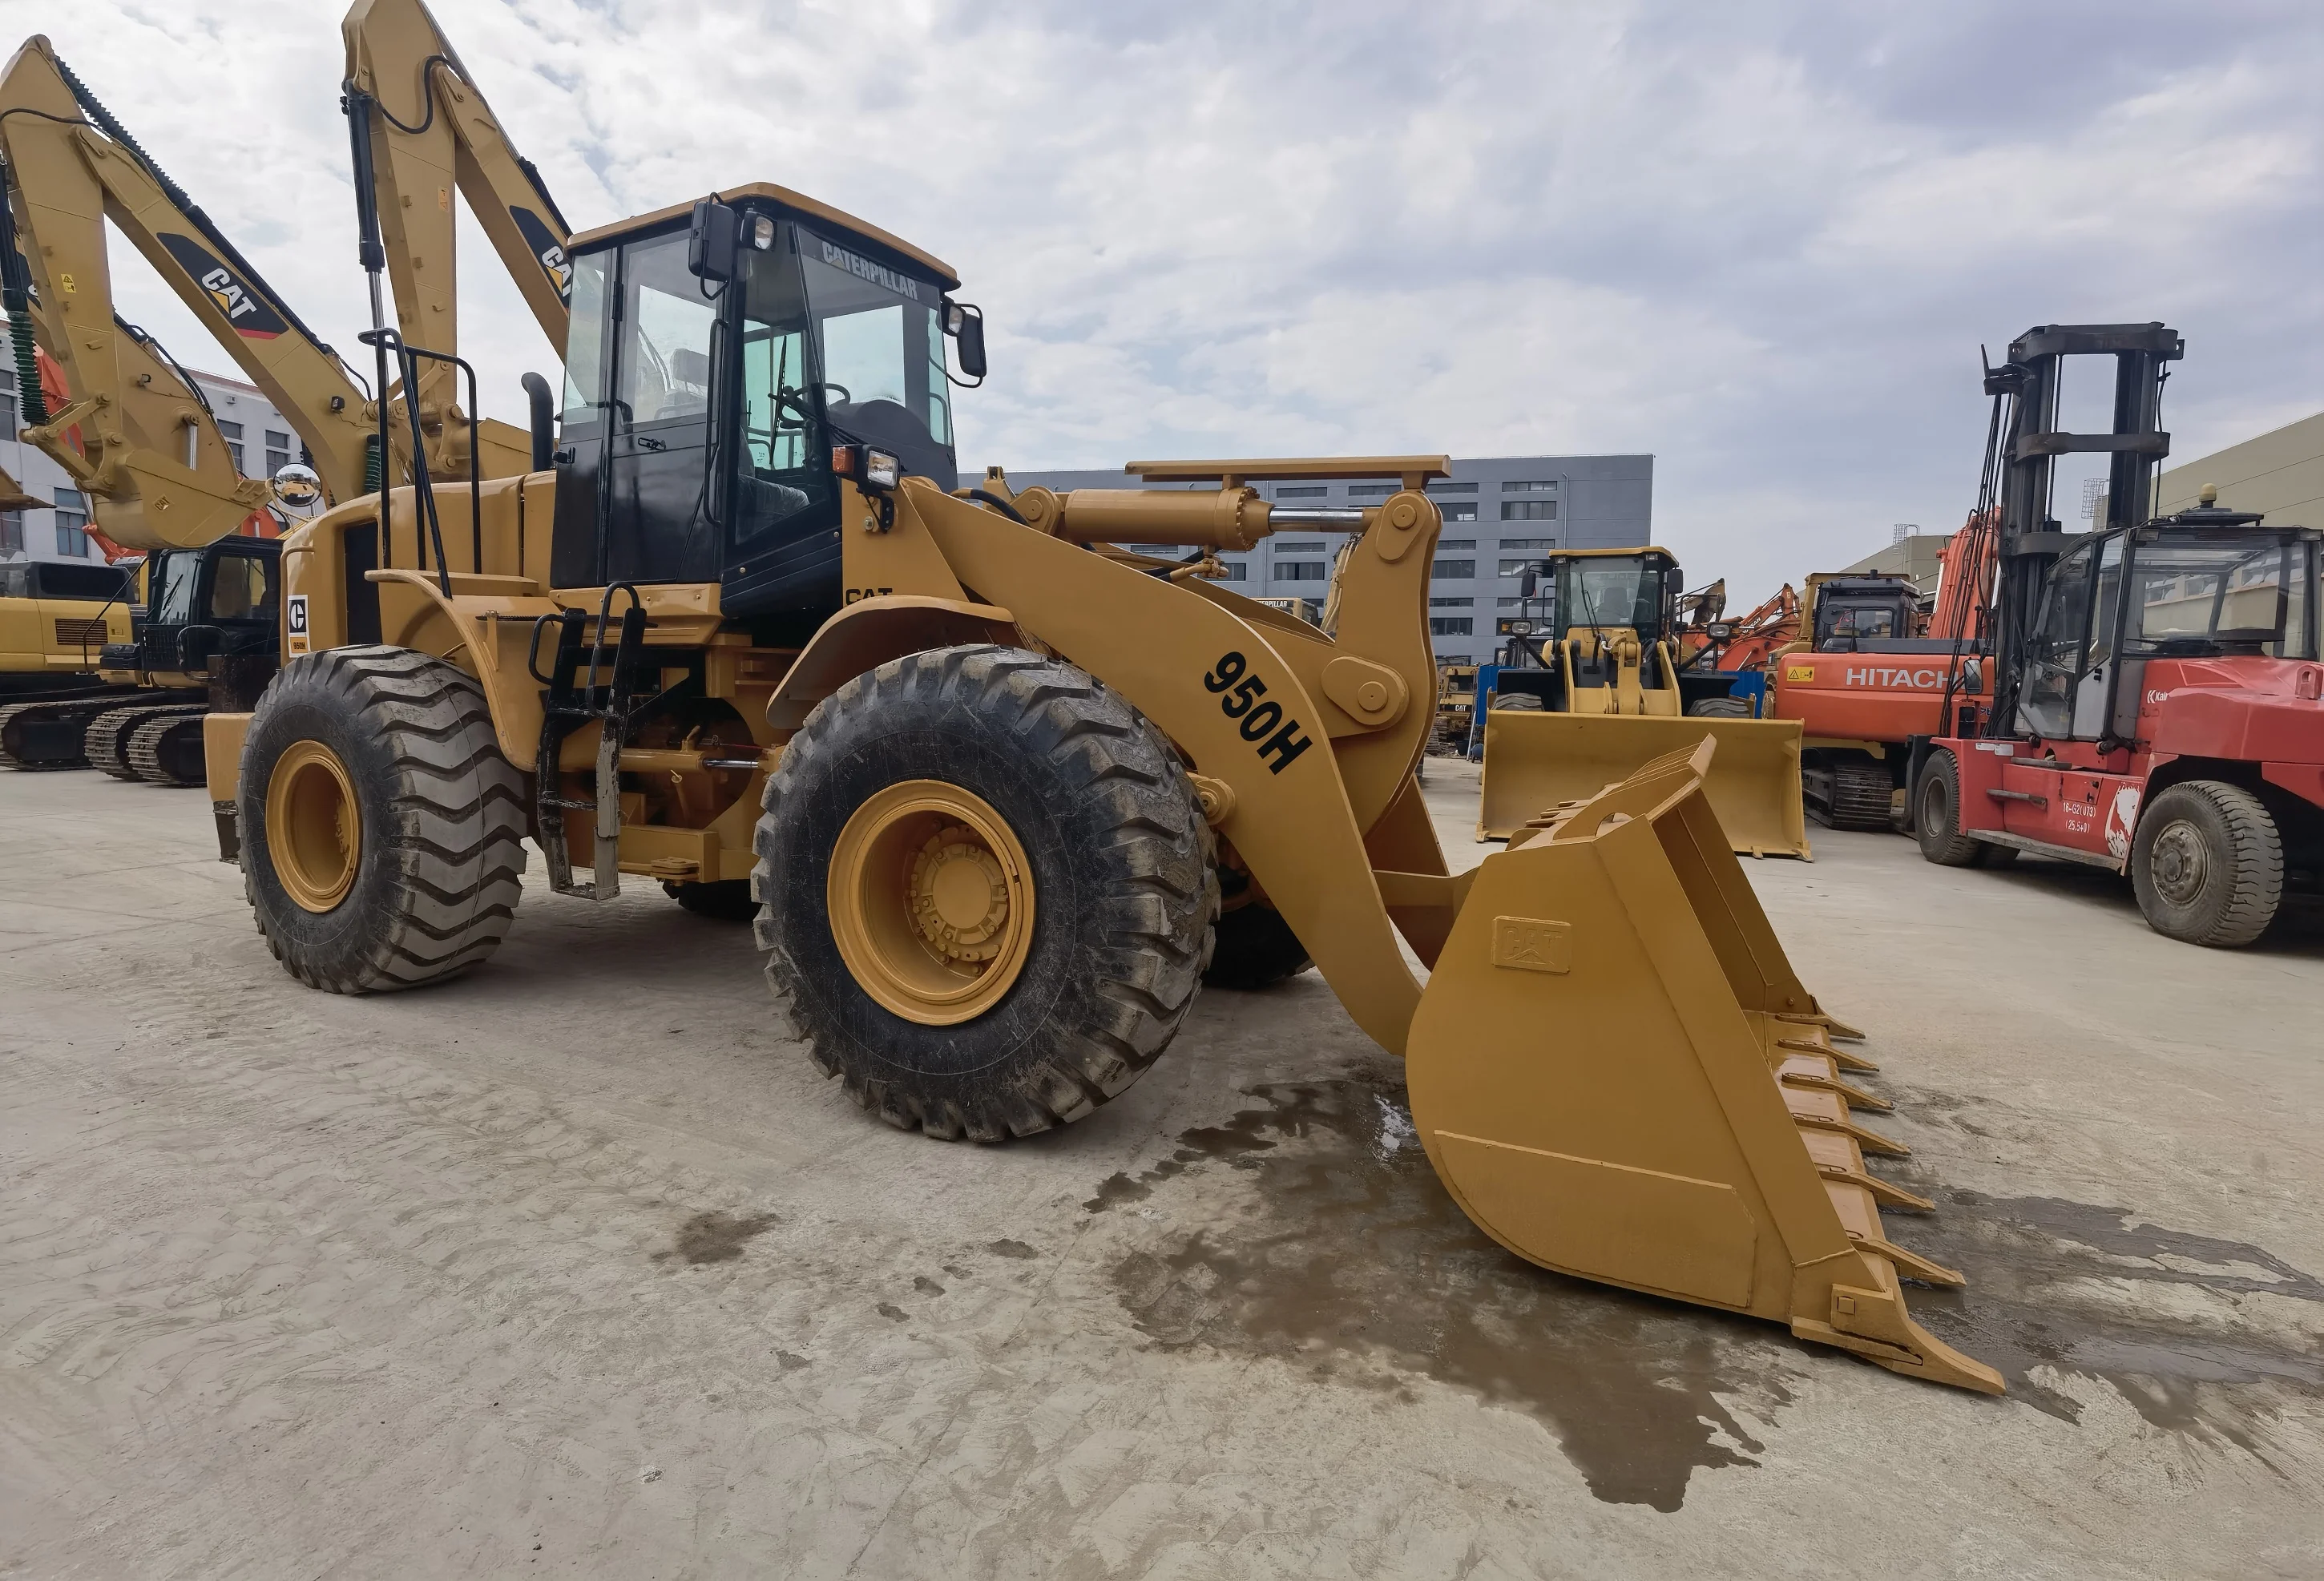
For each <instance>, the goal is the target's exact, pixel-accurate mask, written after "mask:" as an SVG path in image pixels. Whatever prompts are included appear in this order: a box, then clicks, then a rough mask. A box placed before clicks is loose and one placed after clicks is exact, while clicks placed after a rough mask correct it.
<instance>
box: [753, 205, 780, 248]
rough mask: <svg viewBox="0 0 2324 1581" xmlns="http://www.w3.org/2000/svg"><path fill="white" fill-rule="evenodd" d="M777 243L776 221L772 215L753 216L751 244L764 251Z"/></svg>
mask: <svg viewBox="0 0 2324 1581" xmlns="http://www.w3.org/2000/svg"><path fill="white" fill-rule="evenodd" d="M774 244H775V222H774V220H773V218H772V217H771V216H767V215H763V214H754V215H752V216H751V245H752V246H753V247H755V248H757V249H758V250H759V251H760V252H761V253H764V252H766V251H767V250H768V249H769V248H770V247H772V246H773V245H774Z"/></svg>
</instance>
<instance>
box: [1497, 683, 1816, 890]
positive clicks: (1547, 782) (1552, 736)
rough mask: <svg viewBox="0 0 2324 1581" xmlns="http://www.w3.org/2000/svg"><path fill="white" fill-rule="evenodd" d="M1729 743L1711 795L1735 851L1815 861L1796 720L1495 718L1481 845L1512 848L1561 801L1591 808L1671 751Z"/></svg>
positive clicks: (1708, 789) (1519, 714)
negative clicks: (1593, 800)
mask: <svg viewBox="0 0 2324 1581" xmlns="http://www.w3.org/2000/svg"><path fill="white" fill-rule="evenodd" d="M1704 740H1713V741H1717V742H1718V743H1719V753H1718V758H1717V759H1716V761H1715V763H1714V764H1713V766H1712V768H1711V772H1710V776H1709V777H1708V778H1707V779H1706V780H1705V781H1704V786H1703V788H1704V791H1705V793H1706V794H1707V795H1709V796H1710V797H1711V811H1712V812H1714V813H1717V814H1718V815H1719V823H1720V827H1721V828H1723V829H1725V830H1726V831H1727V838H1728V840H1729V842H1730V843H1731V844H1732V846H1733V847H1734V849H1735V850H1738V851H1742V852H1745V853H1747V854H1748V855H1751V856H1787V857H1805V856H1807V855H1808V854H1809V853H1808V826H1807V810H1806V807H1805V805H1804V804H1803V802H1802V801H1801V799H1800V724H1799V722H1798V721H1797V720H1789V719H1660V718H1651V717H1646V716H1642V715H1635V714H1622V713H1596V714H1591V713H1535V712H1527V711H1520V710H1515V709H1495V710H1493V711H1492V712H1489V713H1488V714H1487V715H1486V716H1485V786H1484V798H1483V801H1482V804H1480V807H1479V810H1478V813H1477V835H1478V838H1479V839H1480V840H1484V839H1490V840H1505V839H1507V838H1508V836H1510V835H1512V834H1514V833H1516V832H1517V831H1518V830H1520V829H1523V828H1524V827H1525V826H1526V824H1528V823H1534V822H1535V821H1537V820H1539V819H1540V818H1541V817H1542V816H1543V815H1544V814H1545V813H1546V812H1547V811H1548V810H1549V809H1550V808H1552V807H1554V806H1556V805H1557V804H1559V803H1561V802H1579V801H1586V800H1587V799H1589V798H1590V797H1591V796H1594V795H1597V794H1598V793H1599V792H1600V791H1601V790H1603V789H1605V788H1606V786H1609V785H1611V784H1612V783H1613V782H1614V781H1616V780H1618V779H1625V778H1628V777H1629V776H1631V775H1633V774H1636V773H1637V771H1638V770H1639V769H1641V768H1645V767H1646V765H1647V764H1648V763H1651V762H1653V761H1654V760H1655V758H1659V757H1662V756H1663V755H1664V754H1665V753H1668V752H1674V751H1675V752H1684V751H1691V750H1692V749H1693V748H1694V746H1695V745H1696V743H1698V742H1701V741H1704Z"/></svg>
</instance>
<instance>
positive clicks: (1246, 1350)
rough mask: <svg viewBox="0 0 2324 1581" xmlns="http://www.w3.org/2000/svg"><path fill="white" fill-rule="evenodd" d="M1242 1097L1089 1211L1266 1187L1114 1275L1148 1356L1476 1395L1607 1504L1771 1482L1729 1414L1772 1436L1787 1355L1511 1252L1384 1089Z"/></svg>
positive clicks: (1669, 1500)
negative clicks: (1511, 1415)
mask: <svg viewBox="0 0 2324 1581" xmlns="http://www.w3.org/2000/svg"><path fill="white" fill-rule="evenodd" d="M1249 1096H1250V1098H1254V1099H1256V1100H1257V1102H1256V1104H1255V1106H1254V1107H1252V1108H1246V1109H1244V1110H1242V1111H1240V1113H1238V1114H1236V1115H1234V1116H1233V1117H1231V1118H1229V1119H1228V1120H1227V1121H1226V1122H1225V1123H1224V1124H1222V1125H1219V1126H1204V1127H1198V1128H1196V1129H1194V1130H1190V1131H1187V1132H1185V1133H1184V1134H1183V1135H1180V1137H1179V1138H1178V1145H1177V1147H1176V1148H1175V1149H1174V1150H1173V1151H1172V1153H1171V1154H1170V1156H1169V1157H1167V1158H1166V1159H1164V1160H1163V1161H1161V1162H1160V1163H1158V1164H1157V1165H1156V1166H1155V1167H1154V1168H1152V1169H1150V1170H1148V1171H1145V1172H1142V1173H1141V1174H1140V1175H1139V1176H1138V1177H1137V1178H1136V1179H1135V1180H1132V1179H1130V1177H1127V1176H1123V1175H1117V1176H1115V1177H1113V1179H1112V1180H1110V1181H1106V1182H1105V1183H1104V1184H1102V1185H1101V1186H1100V1187H1099V1188H1098V1191H1097V1196H1096V1197H1095V1199H1093V1200H1092V1201H1091V1202H1089V1203H1088V1204H1086V1206H1087V1208H1088V1209H1089V1210H1090V1211H1092V1212H1103V1211H1106V1210H1108V1209H1111V1207H1112V1206H1114V1205H1115V1204H1116V1203H1120V1202H1128V1201H1135V1200H1140V1199H1143V1198H1145V1197H1147V1196H1148V1195H1150V1194H1151V1193H1152V1190H1153V1188H1154V1186H1155V1185H1156V1184H1157V1182H1159V1181H1166V1180H1168V1179H1170V1178H1172V1177H1174V1176H1176V1175H1178V1174H1182V1173H1184V1172H1186V1171H1188V1170H1190V1169H1194V1168H1198V1167H1201V1166H1202V1165H1204V1164H1209V1163H1223V1164H1226V1165H1228V1166H1230V1167H1234V1168H1238V1169H1243V1170H1248V1171H1250V1172H1252V1173H1253V1174H1254V1176H1255V1177H1256V1179H1255V1180H1254V1182H1253V1190H1251V1191H1250V1193H1249V1194H1248V1204H1249V1205H1248V1208H1247V1209H1246V1210H1244V1211H1243V1212H1241V1213H1240V1214H1239V1213H1238V1212H1237V1210H1235V1209H1231V1208H1223V1207H1220V1206H1217V1205H1213V1207H1212V1208H1211V1209H1209V1210H1206V1212H1205V1214H1204V1216H1203V1217H1204V1223H1203V1227H1202V1228H1200V1229H1197V1230H1194V1231H1193V1232H1191V1233H1185V1232H1182V1233H1180V1234H1177V1235H1176V1236H1171V1237H1169V1238H1167V1239H1166V1240H1165V1241H1163V1242H1162V1243H1160V1244H1158V1245H1153V1246H1151V1247H1150V1248H1148V1249H1145V1250H1140V1251H1137V1252H1133V1253H1131V1254H1130V1255H1128V1256H1126V1257H1124V1258H1123V1259H1122V1260H1121V1261H1120V1264H1117V1266H1116V1267H1115V1269H1114V1271H1113V1280H1114V1284H1115V1288H1116V1291H1117V1292H1118V1294H1119V1295H1120V1300H1121V1301H1122V1303H1123V1305H1124V1306H1125V1307H1126V1308H1127V1309H1128V1310H1129V1311H1130V1314H1131V1317H1132V1319H1133V1320H1134V1321H1135V1322H1136V1324H1137V1326H1138V1327H1139V1329H1140V1330H1141V1331H1142V1332H1144V1333H1145V1334H1147V1335H1148V1337H1151V1338H1152V1339H1153V1340H1154V1341H1155V1342H1156V1343H1157V1344H1158V1345H1160V1346H1163V1347H1169V1348H1178V1347H1210V1348H1213V1349H1215V1350H1219V1351H1222V1352H1227V1353H1230V1354H1235V1355H1254V1354H1256V1355H1263V1356H1274V1357H1277V1358H1279V1359H1281V1360H1284V1361H1286V1362H1290V1363H1292V1364H1294V1365H1299V1366H1301V1367H1303V1368H1305V1369H1307V1370H1310V1371H1312V1372H1314V1373H1315V1374H1318V1375H1320V1376H1325V1377H1330V1378H1332V1379H1333V1380H1334V1381H1337V1382H1340V1383H1346V1384H1351V1385H1354V1386H1358V1387H1365V1388H1371V1389H1376V1390H1379V1391H1380V1392H1381V1393H1384V1394H1387V1395H1389V1396H1391V1397H1397V1398H1404V1399H1409V1398H1411V1389H1410V1382H1411V1379H1412V1377H1413V1376H1414V1375H1415V1374H1421V1375H1425V1376H1427V1377H1429V1378H1433V1379H1435V1380H1437V1381H1439V1382H1442V1383H1451V1384H1454V1385H1457V1386H1459V1387H1462V1388H1466V1389H1470V1390H1473V1391H1475V1392H1476V1393H1478V1394H1480V1396H1482V1397H1483V1398H1484V1399H1485V1400H1487V1401H1489V1402H1492V1403H1494V1404H1497V1405H1502V1406H1508V1407H1511V1408H1514V1409H1517V1410H1521V1411H1526V1412H1528V1413H1530V1414H1531V1415H1533V1416H1534V1417H1535V1418H1536V1419H1537V1420H1540V1421H1542V1422H1543V1423H1544V1424H1545V1426H1546V1427H1547V1428H1548V1429H1549V1431H1550V1432H1551V1433H1552V1434H1553V1435H1554V1437H1555V1438H1556V1439H1557V1441H1558V1443H1559V1444H1560V1446H1561V1447H1562V1448H1563V1451H1564V1453H1565V1455H1566V1457H1568V1458H1569V1459H1570V1460H1571V1461H1572V1463H1573V1465H1574V1466H1575V1467H1576V1468H1577V1469H1578V1470H1579V1471H1580V1472H1581V1473H1582V1476H1583V1477H1584V1479H1585V1480H1586V1481H1587V1482H1588V1483H1589V1485H1590V1489H1591V1492H1592V1493H1593V1494H1596V1495H1597V1496H1598V1497H1599V1498H1600V1499H1603V1500H1606V1501H1608V1502H1609V1503H1637V1504H1646V1505H1650V1506H1651V1507H1653V1508H1655V1509H1656V1510H1661V1511H1665V1512H1668V1511H1674V1510H1676V1509H1677V1508H1679V1506H1680V1504H1681V1503H1683V1501H1684V1499H1685V1497H1686V1489H1687V1484H1688V1480H1689V1478H1690V1477H1692V1475H1693V1474H1694V1472H1695V1471H1696V1470H1697V1469H1698V1468H1714V1467H1722V1466H1756V1465H1757V1464H1758V1462H1757V1459H1756V1458H1755V1457H1757V1455H1758V1454H1759V1453H1760V1452H1761V1450H1762V1448H1764V1447H1763V1446H1762V1445H1761V1444H1760V1442H1759V1441H1758V1440H1757V1439H1756V1438H1755V1437H1754V1436H1753V1435H1752V1433H1751V1432H1750V1430H1748V1429H1747V1428H1746V1426H1745V1425H1744V1422H1743V1420H1741V1419H1740V1418H1739V1417H1738V1414H1737V1412H1738V1411H1746V1412H1748V1415H1750V1416H1752V1417H1754V1418H1757V1419H1758V1420H1763V1421H1764V1420H1768V1419H1769V1418H1771V1417H1772V1416H1773V1414H1774V1413H1775V1411H1776V1410H1777V1409H1778V1408H1779V1407H1781V1406H1783V1405H1785V1404H1787V1403H1789V1402H1790V1400H1791V1398H1792V1395H1791V1391H1790V1389H1789V1388H1788V1387H1787V1386H1786V1383H1785V1379H1786V1378H1787V1376H1789V1375H1790V1372H1791V1358H1790V1357H1789V1356H1786V1355H1785V1354H1784V1348H1783V1347H1784V1346H1786V1345H1788V1344H1790V1343H1791V1342H1790V1341H1789V1340H1788V1338H1787V1337H1776V1338H1773V1339H1772V1340H1771V1339H1770V1338H1769V1337H1768V1336H1767V1335H1766V1334H1764V1333H1763V1332H1762V1330H1763V1328H1764V1326H1763V1325H1760V1324H1757V1323H1754V1322H1751V1321H1749V1320H1748V1319H1736V1318H1730V1317H1727V1316H1725V1315H1723V1314H1720V1313H1717V1312H1711V1311H1705V1310H1701V1309H1699V1308H1693V1307H1687V1306H1682V1305H1679V1304H1676V1303H1673V1302H1665V1301H1656V1300H1655V1299H1653V1298H1652V1297H1648V1296H1640V1295H1634V1294H1631V1293H1630V1292H1628V1291H1620V1290H1616V1289H1612V1288H1610V1287H1608V1286H1603V1285H1595V1284H1589V1283H1584V1282H1581V1281H1577V1280H1570V1279H1566V1278H1563V1277H1562V1276H1560V1275H1558V1274H1554V1273H1548V1272H1547V1271H1545V1270H1543V1269H1540V1268H1536V1267H1535V1266H1534V1265H1532V1264H1529V1263H1526V1262H1525V1261H1524V1260H1523V1259H1521V1258H1519V1257H1517V1256H1516V1255H1512V1254H1511V1253H1509V1252H1508V1251H1505V1250H1503V1249H1502V1248H1501V1247H1500V1246H1499V1245H1498V1244H1496V1243H1495V1242H1494V1241H1492V1240H1491V1239H1490V1238H1489V1237H1488V1236H1486V1235H1485V1234H1484V1233H1483V1232H1482V1231H1481V1230H1479V1229H1478V1228H1477V1227H1475V1226H1474V1225H1472V1224H1471V1223H1470V1221H1469V1219H1468V1218H1467V1217H1466V1216H1465V1215H1463V1214H1462V1212H1461V1210H1460V1209H1459V1208H1457V1207H1455V1206H1454V1205H1453V1202H1452V1199H1451V1198H1450V1197H1448V1196H1447V1195H1446V1194H1445V1192H1444V1190H1443V1187H1442V1186H1441V1185H1439V1184H1438V1182H1437V1180H1436V1175H1435V1172H1434V1170H1432V1169H1431V1168H1430V1167H1429V1163H1428V1160H1427V1156H1426V1155H1425V1154H1424V1153H1423V1152H1422V1150H1421V1146H1420V1143H1419V1140H1418V1138H1417V1137H1416V1135H1414V1132H1413V1129H1412V1122H1411V1118H1410V1116H1409V1115H1408V1113H1407V1112H1406V1108H1405V1105H1404V1094H1403V1089H1402V1084H1401V1083H1400V1082H1398V1081H1397V1080H1395V1079H1394V1077H1393V1076H1392V1075H1390V1074H1388V1073H1385V1072H1383V1073H1380V1074H1379V1075H1378V1076H1376V1077H1370V1078H1367V1079H1363V1080H1340V1081H1326V1082H1312V1083H1301V1084H1297V1085H1289V1084H1285V1085H1277V1086H1270V1087H1259V1088H1254V1089H1251V1090H1250V1094H1249ZM1772 1332H1773V1333H1775V1334H1776V1335H1780V1330H1775V1331H1772Z"/></svg>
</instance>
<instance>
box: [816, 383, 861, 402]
mask: <svg viewBox="0 0 2324 1581" xmlns="http://www.w3.org/2000/svg"><path fill="white" fill-rule="evenodd" d="M820 383H821V384H822V387H823V388H824V389H825V390H836V391H839V399H840V400H844V401H845V402H846V403H847V404H848V405H849V406H853V405H854V404H855V395H854V392H853V391H851V390H849V389H848V388H847V386H846V385H844V384H842V383H841V382H839V381H837V380H836V379H825V380H822V381H820Z"/></svg>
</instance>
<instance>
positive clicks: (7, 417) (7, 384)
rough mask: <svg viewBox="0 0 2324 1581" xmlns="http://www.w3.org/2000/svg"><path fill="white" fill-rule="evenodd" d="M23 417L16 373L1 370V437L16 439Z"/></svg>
mask: <svg viewBox="0 0 2324 1581" xmlns="http://www.w3.org/2000/svg"><path fill="white" fill-rule="evenodd" d="M22 420H23V412H22V411H21V410H20V409H18V408H17V405H16V375H15V374H14V373H8V372H0V439H14V437H16V425H17V424H18V423H19V422H21V421H22Z"/></svg>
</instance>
